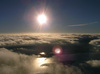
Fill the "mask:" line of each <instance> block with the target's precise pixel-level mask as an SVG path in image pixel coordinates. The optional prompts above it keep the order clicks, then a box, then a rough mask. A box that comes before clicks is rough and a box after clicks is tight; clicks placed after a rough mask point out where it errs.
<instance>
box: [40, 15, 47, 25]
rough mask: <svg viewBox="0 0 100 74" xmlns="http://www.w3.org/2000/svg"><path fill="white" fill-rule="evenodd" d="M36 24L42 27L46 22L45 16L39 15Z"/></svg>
mask: <svg viewBox="0 0 100 74" xmlns="http://www.w3.org/2000/svg"><path fill="white" fill-rule="evenodd" d="M38 22H39V23H40V25H43V24H45V23H46V22H47V17H46V15H45V14H41V15H39V16H38Z"/></svg>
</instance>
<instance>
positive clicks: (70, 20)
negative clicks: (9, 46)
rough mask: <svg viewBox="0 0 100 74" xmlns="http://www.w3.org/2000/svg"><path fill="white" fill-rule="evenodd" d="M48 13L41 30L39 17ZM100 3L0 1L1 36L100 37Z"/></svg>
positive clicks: (92, 0) (80, 0)
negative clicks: (74, 35)
mask: <svg viewBox="0 0 100 74" xmlns="http://www.w3.org/2000/svg"><path fill="white" fill-rule="evenodd" d="M43 11H44V12H45V14H46V15H47V17H48V23H47V24H46V25H44V26H43V27H42V28H41V29H40V27H39V24H38V23H37V20H36V18H37V15H38V14H40V13H41V12H43ZM99 28H100V1H99V0H0V33H13V32H17V33H18V32H31V33H32V32H33V33H34V32H49V33H51V32H58V33H59V32H66V33H100V29H99Z"/></svg>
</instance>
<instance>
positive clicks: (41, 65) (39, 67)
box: [33, 57, 54, 74]
mask: <svg viewBox="0 0 100 74" xmlns="http://www.w3.org/2000/svg"><path fill="white" fill-rule="evenodd" d="M53 63H54V61H53V59H52V58H44V57H39V58H36V59H35V61H33V68H35V73H37V74H38V73H50V72H51V71H50V69H51V67H52V68H53V66H52V64H53Z"/></svg>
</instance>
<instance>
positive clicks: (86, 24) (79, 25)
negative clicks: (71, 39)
mask: <svg viewBox="0 0 100 74" xmlns="http://www.w3.org/2000/svg"><path fill="white" fill-rule="evenodd" d="M96 23H98V22H91V23H86V24H75V25H69V26H86V25H90V24H96Z"/></svg>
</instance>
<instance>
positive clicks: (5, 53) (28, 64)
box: [0, 48, 82, 74]
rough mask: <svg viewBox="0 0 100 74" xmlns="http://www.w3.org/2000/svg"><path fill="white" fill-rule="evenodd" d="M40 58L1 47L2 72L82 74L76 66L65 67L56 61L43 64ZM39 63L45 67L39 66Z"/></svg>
mask: <svg viewBox="0 0 100 74" xmlns="http://www.w3.org/2000/svg"><path fill="white" fill-rule="evenodd" d="M38 59H39V58H37V56H36V55H31V56H28V55H24V54H18V53H15V52H12V51H9V50H7V49H5V48H0V74H67V73H69V74H82V71H81V69H79V68H78V67H76V66H70V67H68V66H66V67H65V66H64V65H63V64H60V63H58V62H56V61H54V63H53V64H52V63H48V64H46V63H45V65H42V61H41V59H42V58H41V59H40V60H38ZM51 59H55V58H54V57H51ZM45 61H46V60H45ZM39 63H41V65H42V67H44V68H42V67H38V66H39ZM45 66H46V67H45ZM45 68H46V69H45Z"/></svg>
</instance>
